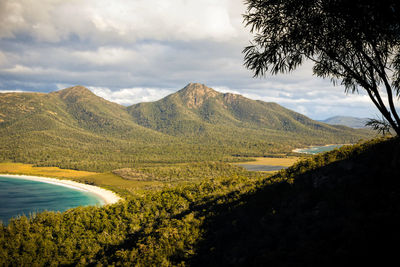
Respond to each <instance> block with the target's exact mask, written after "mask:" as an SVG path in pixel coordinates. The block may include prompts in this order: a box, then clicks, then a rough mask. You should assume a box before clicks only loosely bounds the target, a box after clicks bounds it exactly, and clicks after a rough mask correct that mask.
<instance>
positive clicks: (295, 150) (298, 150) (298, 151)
mask: <svg viewBox="0 0 400 267" xmlns="http://www.w3.org/2000/svg"><path fill="white" fill-rule="evenodd" d="M348 145H352V144H327V145H323V146H308V147H303V148H296V149H293V150H292V152H294V153H302V154H312V153H309V152H300V150H303V149H310V148H313V147H327V146H348Z"/></svg>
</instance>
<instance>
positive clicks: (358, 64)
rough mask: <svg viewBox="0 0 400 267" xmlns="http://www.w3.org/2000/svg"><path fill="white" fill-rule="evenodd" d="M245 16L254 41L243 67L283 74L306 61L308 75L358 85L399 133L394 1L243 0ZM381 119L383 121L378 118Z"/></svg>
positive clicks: (399, 23)
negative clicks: (309, 64)
mask: <svg viewBox="0 0 400 267" xmlns="http://www.w3.org/2000/svg"><path fill="white" fill-rule="evenodd" d="M245 4H246V6H247V12H246V14H245V15H244V21H245V23H246V26H250V31H251V33H253V34H254V40H253V42H252V43H251V45H249V46H247V47H246V48H245V49H244V50H243V53H244V54H245V63H244V64H245V66H246V67H247V68H249V69H250V70H253V71H254V76H263V75H265V73H267V72H268V71H270V72H271V73H272V74H277V73H279V72H281V73H286V72H290V71H292V70H294V69H295V68H296V67H298V66H300V65H301V64H302V63H304V62H305V61H306V60H311V61H312V62H313V63H314V66H313V73H314V75H317V76H319V77H323V78H327V77H329V78H331V80H332V82H333V83H334V84H336V83H338V82H340V84H342V85H344V87H345V91H346V92H351V93H356V92H359V89H360V88H362V89H363V90H365V91H366V93H367V94H368V95H369V97H370V98H371V100H372V102H373V103H374V104H375V106H376V107H377V108H378V110H379V111H380V112H381V113H382V115H383V117H384V118H385V120H387V123H389V124H390V126H391V127H392V128H393V129H394V131H395V132H396V133H397V135H398V136H400V117H399V115H398V112H397V111H396V106H395V101H396V99H398V98H399V97H400V2H399V1H398V0H351V1H349V0H246V1H245ZM383 123H384V122H383Z"/></svg>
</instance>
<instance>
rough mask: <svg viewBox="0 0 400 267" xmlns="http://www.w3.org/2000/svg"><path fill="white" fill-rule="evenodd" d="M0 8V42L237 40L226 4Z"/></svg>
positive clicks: (187, 1)
mask: <svg viewBox="0 0 400 267" xmlns="http://www.w3.org/2000/svg"><path fill="white" fill-rule="evenodd" d="M0 7H1V11H0V15H1V18H0V25H2V26H0V37H15V36H16V35H17V34H21V33H23V34H29V35H31V36H32V37H34V38H35V39H36V40H37V41H46V42H60V41H62V40H65V39H68V38H69V37H70V35H71V34H75V35H77V36H80V37H81V38H82V39H91V40H102V41H108V39H109V38H110V37H113V38H117V39H120V40H130V41H136V40H142V39H153V40H186V41H187V40H200V39H212V40H218V41H221V40H228V39H231V38H234V37H236V36H237V35H238V33H237V30H236V29H235V27H233V25H232V23H231V21H230V16H229V11H228V8H229V1H228V0H219V1H215V0H168V1H165V0H152V1H148V0H135V1H124V0H114V1H108V0H85V1H84V0H72V1H61V0H41V1H35V2H32V1H31V0H4V1H2V3H1V6H0Z"/></svg>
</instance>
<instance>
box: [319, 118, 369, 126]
mask: <svg viewBox="0 0 400 267" xmlns="http://www.w3.org/2000/svg"><path fill="white" fill-rule="evenodd" d="M367 121H368V118H356V117H350V116H334V117H330V118H328V119H326V120H321V122H323V123H327V124H332V125H344V126H347V127H351V128H365V124H366V123H367Z"/></svg>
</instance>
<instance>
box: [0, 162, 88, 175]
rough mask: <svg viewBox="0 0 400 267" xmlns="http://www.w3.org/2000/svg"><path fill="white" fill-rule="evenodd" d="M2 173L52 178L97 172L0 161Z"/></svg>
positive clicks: (0, 171)
mask: <svg viewBox="0 0 400 267" xmlns="http://www.w3.org/2000/svg"><path fill="white" fill-rule="evenodd" d="M0 173H3V174H6V173H7V174H24V175H33V176H45V177H50V178H67V179H73V178H82V177H85V176H89V175H94V174H96V173H95V172H88V171H76V170H67V169H60V168H58V167H33V165H32V164H24V163H8V162H7V163H0Z"/></svg>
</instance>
